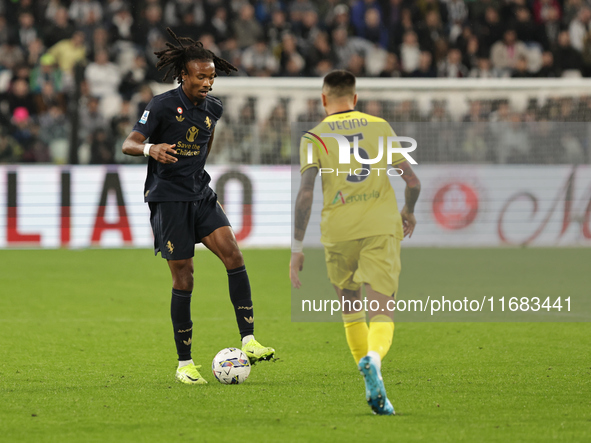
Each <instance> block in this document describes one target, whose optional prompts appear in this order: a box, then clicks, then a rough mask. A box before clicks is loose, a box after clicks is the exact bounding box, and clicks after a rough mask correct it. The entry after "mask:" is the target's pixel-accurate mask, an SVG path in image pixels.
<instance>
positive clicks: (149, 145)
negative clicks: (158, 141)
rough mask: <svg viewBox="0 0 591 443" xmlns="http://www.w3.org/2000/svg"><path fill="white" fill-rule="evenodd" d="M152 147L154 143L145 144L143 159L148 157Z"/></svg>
mask: <svg viewBox="0 0 591 443" xmlns="http://www.w3.org/2000/svg"><path fill="white" fill-rule="evenodd" d="M152 146H154V143H146V144H145V145H144V157H149V156H150V148H151V147H152Z"/></svg>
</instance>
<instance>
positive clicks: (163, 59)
mask: <svg viewBox="0 0 591 443" xmlns="http://www.w3.org/2000/svg"><path fill="white" fill-rule="evenodd" d="M166 30H167V31H168V33H169V34H170V35H171V37H172V38H173V39H175V41H176V42H177V43H178V44H179V46H175V45H173V44H172V43H169V42H166V46H167V49H163V50H162V51H156V52H154V54H155V55H156V56H157V57H158V63H157V64H156V68H158V70H160V69H162V68H165V67H166V66H170V67H169V68H168V71H166V74H165V75H164V79H163V81H164V80H166V79H167V78H168V75H169V74H170V73H171V72H172V79H173V80H175V79H176V80H178V81H179V82H180V81H181V73H182V71H186V65H187V63H188V62H190V61H191V60H203V61H206V60H211V61H213V65H214V66H215V69H218V70H220V71H223V72H225V73H226V74H229V73H230V72H232V71H237V70H238V69H236V67H235V66H234V65H232V64H231V63H229V62H227V61H226V60H224V59H223V58H219V57H218V56H217V55H215V54H214V53H213V52H211V51H210V50H208V49H205V48H204V47H203V43H201V42H197V41H195V40H193V39H192V38H189V37H177V36H176V34H175V33H174V32H173V31H172V29H170V28H166Z"/></svg>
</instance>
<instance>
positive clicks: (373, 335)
mask: <svg viewBox="0 0 591 443" xmlns="http://www.w3.org/2000/svg"><path fill="white" fill-rule="evenodd" d="M393 336H394V322H393V321H392V319H391V318H390V317H388V316H387V315H376V316H375V317H373V318H372V319H371V321H370V322H369V333H368V336H367V350H368V352H369V351H374V352H377V353H378V354H380V357H381V358H384V357H385V356H386V354H387V353H388V350H389V349H390V345H391V344H392V337H393Z"/></svg>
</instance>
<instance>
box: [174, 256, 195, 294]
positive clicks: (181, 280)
mask: <svg viewBox="0 0 591 443" xmlns="http://www.w3.org/2000/svg"><path fill="white" fill-rule="evenodd" d="M171 270H172V285H173V287H174V288H176V289H180V290H182V291H192V290H193V261H192V260H186V261H184V260H183V261H179V262H178V263H175V264H174V266H173V267H171Z"/></svg>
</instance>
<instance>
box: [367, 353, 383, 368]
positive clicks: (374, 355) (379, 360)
mask: <svg viewBox="0 0 591 443" xmlns="http://www.w3.org/2000/svg"><path fill="white" fill-rule="evenodd" d="M367 355H368V357H371V358H372V359H373V360H374V361H375V362H376V364H377V365H378V368H379V369H382V358H381V357H380V354H378V353H377V352H376V351H369V352H368V353H367Z"/></svg>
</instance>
